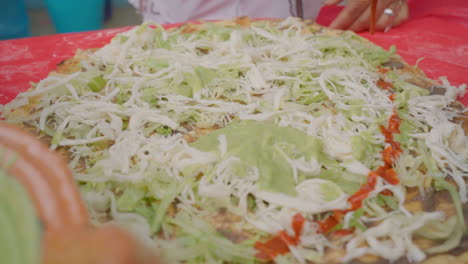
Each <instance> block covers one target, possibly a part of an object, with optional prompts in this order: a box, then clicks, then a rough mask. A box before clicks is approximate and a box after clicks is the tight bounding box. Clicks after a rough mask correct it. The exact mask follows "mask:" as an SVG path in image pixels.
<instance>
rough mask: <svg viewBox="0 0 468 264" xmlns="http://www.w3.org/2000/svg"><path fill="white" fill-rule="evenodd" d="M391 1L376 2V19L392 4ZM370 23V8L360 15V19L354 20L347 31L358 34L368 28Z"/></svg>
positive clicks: (381, 0)
mask: <svg viewBox="0 0 468 264" xmlns="http://www.w3.org/2000/svg"><path fill="white" fill-rule="evenodd" d="M392 2H393V0H380V1H378V2H377V9H376V14H375V16H376V17H377V18H379V17H381V16H382V14H383V12H384V10H385V8H387V7H389V6H390V5H391V4H392ZM370 22H371V8H370V6H369V7H368V8H367V9H366V10H365V11H364V12H363V13H362V15H361V16H360V17H358V18H357V19H356V21H354V22H353V24H351V26H350V27H349V28H348V29H349V30H352V31H355V32H360V31H364V30H367V29H369V28H370Z"/></svg>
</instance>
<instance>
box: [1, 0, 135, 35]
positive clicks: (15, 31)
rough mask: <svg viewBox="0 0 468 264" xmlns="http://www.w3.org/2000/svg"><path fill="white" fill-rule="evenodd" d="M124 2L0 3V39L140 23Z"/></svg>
mask: <svg viewBox="0 0 468 264" xmlns="http://www.w3.org/2000/svg"><path fill="white" fill-rule="evenodd" d="M141 21H142V18H141V16H140V15H139V14H137V13H136V10H135V8H134V7H132V6H131V5H130V4H129V3H128V1H127V0H0V40H4V39H13V38H20V37H30V36H44V35H51V34H55V33H66V32H78V31H87V30H96V29H101V28H114V27H122V26H129V25H137V24H139V23H141Z"/></svg>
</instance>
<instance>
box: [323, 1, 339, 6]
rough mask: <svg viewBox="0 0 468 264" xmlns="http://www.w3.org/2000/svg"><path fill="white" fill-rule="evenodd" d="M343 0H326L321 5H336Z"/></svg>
mask: <svg viewBox="0 0 468 264" xmlns="http://www.w3.org/2000/svg"><path fill="white" fill-rule="evenodd" d="M341 2H343V0H326V1H325V2H324V3H323V5H326V6H328V5H337V4H339V3H341Z"/></svg>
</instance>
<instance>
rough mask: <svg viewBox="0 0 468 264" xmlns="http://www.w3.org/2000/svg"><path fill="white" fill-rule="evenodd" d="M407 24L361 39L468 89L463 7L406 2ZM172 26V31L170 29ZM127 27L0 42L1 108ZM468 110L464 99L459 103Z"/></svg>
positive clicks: (326, 18)
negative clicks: (63, 64)
mask: <svg viewBox="0 0 468 264" xmlns="http://www.w3.org/2000/svg"><path fill="white" fill-rule="evenodd" d="M410 9H411V11H412V13H411V17H410V19H409V20H408V21H407V22H406V23H404V24H403V25H401V26H400V27H397V28H394V29H392V30H391V31H390V32H387V33H380V32H379V33H376V34H375V35H370V34H369V33H367V32H363V33H360V35H361V36H363V37H365V38H368V39H369V40H371V41H373V42H374V43H376V44H378V45H380V46H382V47H384V48H389V47H390V46H391V45H396V47H397V51H398V53H399V54H400V55H401V56H402V57H403V58H404V59H405V60H406V61H407V62H408V63H410V64H415V63H416V61H417V60H418V59H420V58H422V57H424V59H423V60H422V61H420V62H419V64H418V65H419V67H420V68H422V69H423V70H424V71H425V72H426V74H427V75H428V76H429V77H431V78H435V79H437V78H439V77H440V76H446V77H447V78H448V79H449V81H450V82H451V83H452V84H455V85H461V84H463V83H467V84H468V1H466V0H444V1H443V3H442V1H440V0H411V2H410ZM340 10H341V8H340V7H325V8H323V9H322V10H321V12H320V14H319V17H318V19H317V21H318V23H320V24H322V25H328V24H329V23H330V22H331V20H332V19H333V18H334V17H335V16H336V15H337V14H338V12H339V11H340ZM169 26H174V25H169ZM130 28H131V27H124V28H116V29H108V30H100V31H93V32H81V33H71V34H60V35H51V36H46V37H33V38H24V39H15V40H6V41H0V104H4V103H7V102H9V101H10V100H12V99H13V98H14V97H15V96H16V95H17V94H18V93H20V92H23V91H25V90H27V89H28V88H29V87H30V82H37V81H39V80H41V79H43V78H45V77H46V76H47V74H48V73H49V72H50V71H52V70H54V69H55V67H56V65H57V64H58V63H59V62H61V61H63V60H65V59H67V58H70V57H72V56H73V54H74V53H75V52H76V50H78V49H83V50H84V49H89V48H99V47H102V46H104V45H105V44H106V43H108V42H109V41H110V39H111V38H112V37H114V36H115V35H116V34H118V33H120V32H123V31H126V30H128V29H130ZM460 100H461V101H462V103H464V104H465V105H467V106H468V94H465V96H463V97H461V98H460Z"/></svg>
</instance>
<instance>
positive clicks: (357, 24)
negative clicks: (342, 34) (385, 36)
mask: <svg viewBox="0 0 468 264" xmlns="http://www.w3.org/2000/svg"><path fill="white" fill-rule="evenodd" d="M342 1H343V0H327V1H325V5H336V4H338V3H340V2H342ZM371 2H372V0H348V3H347V5H346V7H345V8H344V9H343V10H342V11H341V13H340V14H339V15H338V17H336V18H335V20H334V21H333V22H332V23H331V24H330V28H333V29H347V30H352V31H356V32H359V31H364V30H367V29H369V28H370V20H371V19H370V16H371ZM387 8H389V9H391V10H392V11H393V17H392V16H391V15H388V14H384V10H385V9H387ZM408 16H409V9H408V3H407V1H406V0H378V1H377V12H376V21H377V23H376V26H375V28H376V30H379V31H383V30H385V29H386V28H387V29H389V28H390V27H394V26H398V25H400V24H401V23H402V22H403V21H405V20H407V19H408Z"/></svg>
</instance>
